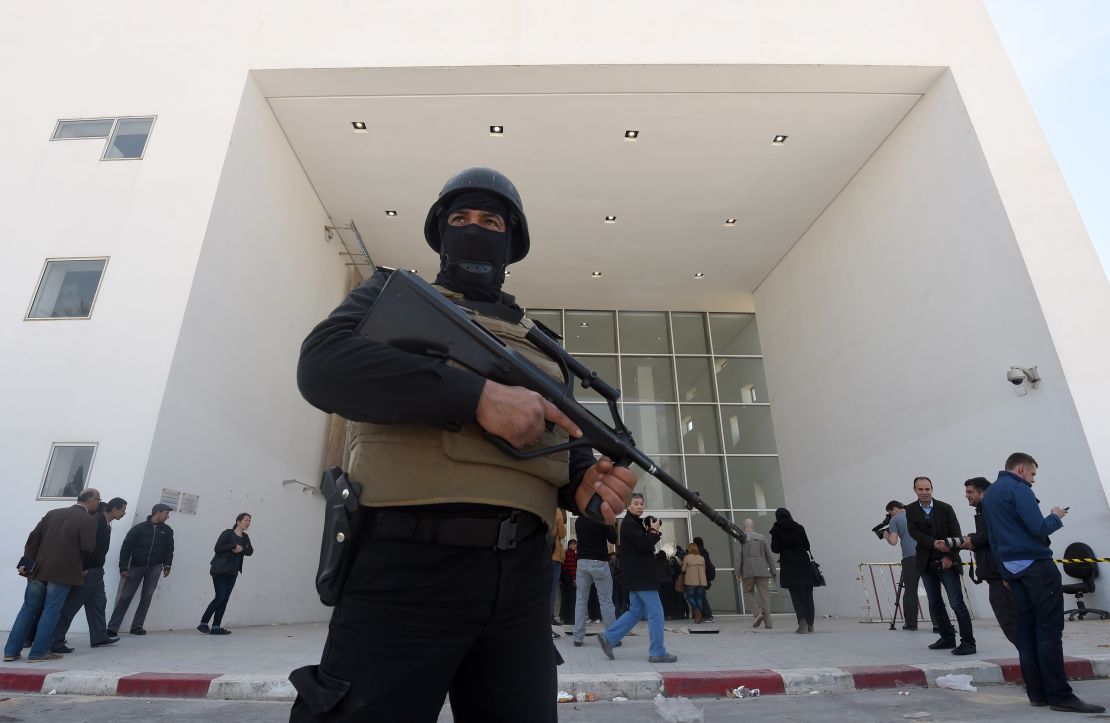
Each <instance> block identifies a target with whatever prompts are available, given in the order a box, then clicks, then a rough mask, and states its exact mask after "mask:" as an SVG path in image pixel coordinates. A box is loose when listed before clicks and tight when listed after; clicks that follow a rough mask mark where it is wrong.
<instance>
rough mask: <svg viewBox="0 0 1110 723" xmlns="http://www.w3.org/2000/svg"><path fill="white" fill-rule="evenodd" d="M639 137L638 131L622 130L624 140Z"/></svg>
mask: <svg viewBox="0 0 1110 723" xmlns="http://www.w3.org/2000/svg"><path fill="white" fill-rule="evenodd" d="M639 137H640V131H632V130H629V131H625V132H624V138H625V140H629V141H634V140H636V139H637V138H639Z"/></svg>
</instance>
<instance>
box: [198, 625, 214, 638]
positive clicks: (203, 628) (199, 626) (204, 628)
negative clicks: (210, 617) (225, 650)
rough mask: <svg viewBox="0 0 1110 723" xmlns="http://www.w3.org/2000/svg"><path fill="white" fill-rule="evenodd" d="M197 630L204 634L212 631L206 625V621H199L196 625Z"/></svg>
mask: <svg viewBox="0 0 1110 723" xmlns="http://www.w3.org/2000/svg"><path fill="white" fill-rule="evenodd" d="M197 630H199V631H201V632H202V633H204V634H205V635H207V634H208V633H210V632H212V631H211V629H210V628H209V627H208V623H201V624H200V625H198V626H197Z"/></svg>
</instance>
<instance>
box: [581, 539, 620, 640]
mask: <svg viewBox="0 0 1110 723" xmlns="http://www.w3.org/2000/svg"><path fill="white" fill-rule="evenodd" d="M577 580H578V598H577V599H576V600H575V601H574V639H575V640H577V641H579V642H581V641H582V639H583V638H585V637H586V613H587V607H588V606H587V604H586V601H587V600H588V599H589V594H590V588H591V587H593V586H595V585H596V586H597V598H598V602H599V603H600V604H601V620H602V621H603V622H604V623H605V627H607V628H608V627H611V626H612V625H613V623H614V622H615V621H616V619H617V615H616V612H615V611H614V609H613V577H612V573H610V571H609V563H608V562H603V561H601V560H581V559H580V560H579V561H578V574H577Z"/></svg>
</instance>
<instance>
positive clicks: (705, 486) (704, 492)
mask: <svg viewBox="0 0 1110 723" xmlns="http://www.w3.org/2000/svg"><path fill="white" fill-rule="evenodd" d="M686 487H687V488H689V489H691V490H693V491H694V492H697V493H698V494H699V495H700V496H701V498H702V499H703V500H705V502H706V504H708V505H709V506H710V507H713V508H714V509H717V510H727V509H728V508H729V504H728V486H727V485H726V484H725V465H724V457H687V458H686Z"/></svg>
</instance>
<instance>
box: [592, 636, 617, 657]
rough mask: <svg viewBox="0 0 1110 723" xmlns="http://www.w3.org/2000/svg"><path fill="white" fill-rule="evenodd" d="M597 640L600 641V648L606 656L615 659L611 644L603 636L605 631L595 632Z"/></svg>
mask: <svg viewBox="0 0 1110 723" xmlns="http://www.w3.org/2000/svg"><path fill="white" fill-rule="evenodd" d="M597 642H599V643H601V650H602V652H604V653H605V657H606V658H609V660H616V659H617V658H616V656H614V655H613V644H612V643H610V642H609V639H608V638H606V637H605V633H598V634H597Z"/></svg>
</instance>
